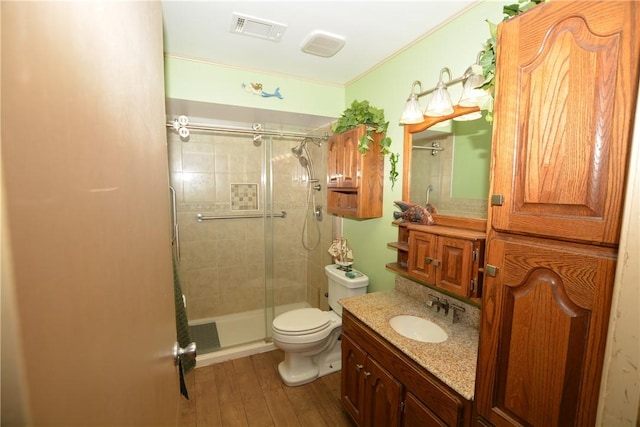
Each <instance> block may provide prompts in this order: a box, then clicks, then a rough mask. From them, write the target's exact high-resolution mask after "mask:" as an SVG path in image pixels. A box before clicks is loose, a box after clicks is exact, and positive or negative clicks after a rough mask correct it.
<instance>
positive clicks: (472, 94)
mask: <svg viewBox="0 0 640 427" xmlns="http://www.w3.org/2000/svg"><path fill="white" fill-rule="evenodd" d="M483 53H484V51H480V52H479V53H478V56H477V58H476V62H475V63H474V64H473V65H471V66H470V67H469V68H467V70H466V71H465V72H464V74H463V75H462V76H460V77H458V78H455V79H452V78H451V70H450V69H449V68H447V67H444V68H442V69H441V70H440V78H439V79H438V84H437V85H436V86H435V87H433V88H430V89H427V90H424V91H423V90H422V82H420V81H419V80H416V81H414V82H413V83H412V84H411V93H410V94H409V98H408V99H407V102H406V104H405V106H404V109H403V110H402V116H401V117H400V123H401V124H414V123H422V122H423V121H424V116H429V117H442V116H448V115H450V114H453V113H454V111H455V109H456V108H455V107H454V105H453V103H452V102H451V96H450V95H449V91H448V90H447V88H448V87H449V86H452V85H454V84H458V83H462V84H463V86H462V96H461V97H460V101H459V102H458V104H457V106H456V107H458V106H459V107H479V106H480V105H481V104H482V102H483V97H486V96H487V93H486V92H485V91H484V90H483V89H480V86H482V84H483V83H484V75H483V74H482V66H481V65H480V58H481V57H482V54H483ZM445 75H446V76H447V77H448V79H446V80H445ZM428 94H432V95H431V98H430V99H429V104H428V106H427V108H426V109H425V111H424V114H423V113H422V107H421V106H420V98H421V97H423V96H425V95H428ZM480 117H482V113H481V112H480V111H473V112H471V113H468V114H464V115H461V116H458V117H455V118H454V120H460V121H464V120H476V119H479V118H480Z"/></svg>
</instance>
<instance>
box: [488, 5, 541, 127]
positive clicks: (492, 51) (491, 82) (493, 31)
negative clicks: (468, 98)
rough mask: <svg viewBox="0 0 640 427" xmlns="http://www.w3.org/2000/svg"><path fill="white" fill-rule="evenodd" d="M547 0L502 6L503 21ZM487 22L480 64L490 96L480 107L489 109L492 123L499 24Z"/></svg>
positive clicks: (489, 118)
mask: <svg viewBox="0 0 640 427" xmlns="http://www.w3.org/2000/svg"><path fill="white" fill-rule="evenodd" d="M546 1H547V0H519V1H518V3H514V4H509V5H505V6H503V8H502V12H503V13H504V18H503V19H502V21H501V22H504V21H507V20H509V19H511V18H513V17H514V16H517V15H520V14H521V13H523V12H526V11H527V10H529V9H531V8H533V7H535V6H537V5H538V4H540V3H544V2H546ZM487 23H488V24H489V39H487V41H486V42H485V44H484V53H483V54H482V56H481V57H480V65H481V66H482V74H483V75H484V79H485V80H484V84H483V85H482V89H484V90H486V91H487V93H488V94H489V96H488V97H487V99H486V100H485V103H484V104H483V105H481V106H480V109H482V110H486V111H487V114H486V115H485V118H486V120H487V121H488V122H489V123H491V122H493V98H494V92H495V84H496V82H495V77H496V40H497V37H498V24H494V23H492V22H491V21H489V20H487Z"/></svg>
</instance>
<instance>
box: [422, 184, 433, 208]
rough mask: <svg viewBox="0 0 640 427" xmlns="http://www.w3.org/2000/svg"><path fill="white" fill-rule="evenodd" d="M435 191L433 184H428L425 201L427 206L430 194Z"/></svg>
mask: <svg viewBox="0 0 640 427" xmlns="http://www.w3.org/2000/svg"><path fill="white" fill-rule="evenodd" d="M432 191H433V185H431V184H429V186H427V190H426V193H427V201H426V202H425V203H424V205H425V206H427V205H429V195H430V194H431V192H432Z"/></svg>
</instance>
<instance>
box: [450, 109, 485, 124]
mask: <svg viewBox="0 0 640 427" xmlns="http://www.w3.org/2000/svg"><path fill="white" fill-rule="evenodd" d="M480 118H482V113H481V112H480V111H474V112H473V113H469V114H464V115H462V116H458V117H454V118H453V120H455V121H456V122H468V121H471V120H478V119H480Z"/></svg>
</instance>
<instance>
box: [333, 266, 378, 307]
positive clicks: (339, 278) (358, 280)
mask: <svg viewBox="0 0 640 427" xmlns="http://www.w3.org/2000/svg"><path fill="white" fill-rule="evenodd" d="M324 270H325V272H326V274H327V278H328V279H329V307H331V308H332V309H333V311H335V312H336V313H337V314H338V316H341V317H342V306H341V305H340V304H339V303H338V300H339V299H340V298H347V297H352V296H355V295H362V294H365V293H367V286H368V285H369V278H368V277H367V276H365V275H364V274H363V273H361V272H359V271H358V270H355V269H351V272H350V273H352V274H350V276H357V277H347V272H346V271H343V270H339V266H338V265H337V264H331V265H327V266H325V267H324Z"/></svg>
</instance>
